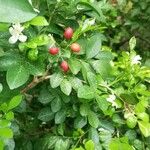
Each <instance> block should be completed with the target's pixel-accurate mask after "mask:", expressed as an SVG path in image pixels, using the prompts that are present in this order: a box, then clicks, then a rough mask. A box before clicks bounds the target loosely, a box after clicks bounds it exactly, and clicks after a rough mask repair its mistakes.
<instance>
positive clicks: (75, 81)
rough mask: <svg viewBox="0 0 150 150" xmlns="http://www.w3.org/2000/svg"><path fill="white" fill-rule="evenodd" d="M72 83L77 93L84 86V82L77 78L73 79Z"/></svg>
mask: <svg viewBox="0 0 150 150" xmlns="http://www.w3.org/2000/svg"><path fill="white" fill-rule="evenodd" d="M70 82H71V85H72V88H73V89H74V90H76V91H77V90H78V89H79V88H80V87H81V86H83V83H82V81H81V80H80V79H79V78H77V77H73V78H71V79H70Z"/></svg>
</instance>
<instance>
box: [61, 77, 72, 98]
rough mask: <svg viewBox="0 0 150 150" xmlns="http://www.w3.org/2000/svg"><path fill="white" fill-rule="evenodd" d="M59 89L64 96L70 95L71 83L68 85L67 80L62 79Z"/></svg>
mask: <svg viewBox="0 0 150 150" xmlns="http://www.w3.org/2000/svg"><path fill="white" fill-rule="evenodd" d="M60 88H61V91H62V92H63V93H64V94H66V95H70V93H71V90H72V86H71V83H70V82H69V81H68V80H67V79H64V80H63V81H62V82H61V84H60Z"/></svg>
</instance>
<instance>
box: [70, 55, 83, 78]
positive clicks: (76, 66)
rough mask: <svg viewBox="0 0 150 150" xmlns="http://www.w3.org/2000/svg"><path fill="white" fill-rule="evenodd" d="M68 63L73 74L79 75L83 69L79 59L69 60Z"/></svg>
mask: <svg viewBox="0 0 150 150" xmlns="http://www.w3.org/2000/svg"><path fill="white" fill-rule="evenodd" d="M68 63H69V68H70V70H71V72H72V73H73V74H75V75H76V74H78V72H79V71H80V69H81V63H80V61H79V60H78V59H75V58H74V59H69V61H68Z"/></svg>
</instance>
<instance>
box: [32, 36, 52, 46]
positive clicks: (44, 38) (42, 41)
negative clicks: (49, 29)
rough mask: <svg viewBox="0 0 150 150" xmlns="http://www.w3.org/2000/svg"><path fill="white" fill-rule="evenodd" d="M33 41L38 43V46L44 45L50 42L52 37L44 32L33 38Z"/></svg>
mask: <svg viewBox="0 0 150 150" xmlns="http://www.w3.org/2000/svg"><path fill="white" fill-rule="evenodd" d="M31 42H34V43H36V44H37V45H38V46H43V45H46V44H49V42H50V38H49V36H48V35H45V34H42V35H39V36H37V37H36V38H34V39H32V40H31Z"/></svg>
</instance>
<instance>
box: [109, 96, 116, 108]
mask: <svg viewBox="0 0 150 150" xmlns="http://www.w3.org/2000/svg"><path fill="white" fill-rule="evenodd" d="M106 100H107V101H108V102H110V103H111V104H112V106H113V107H116V108H118V104H117V103H116V102H115V100H116V96H115V95H114V94H112V95H109V97H108V98H107V99H106Z"/></svg>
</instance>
